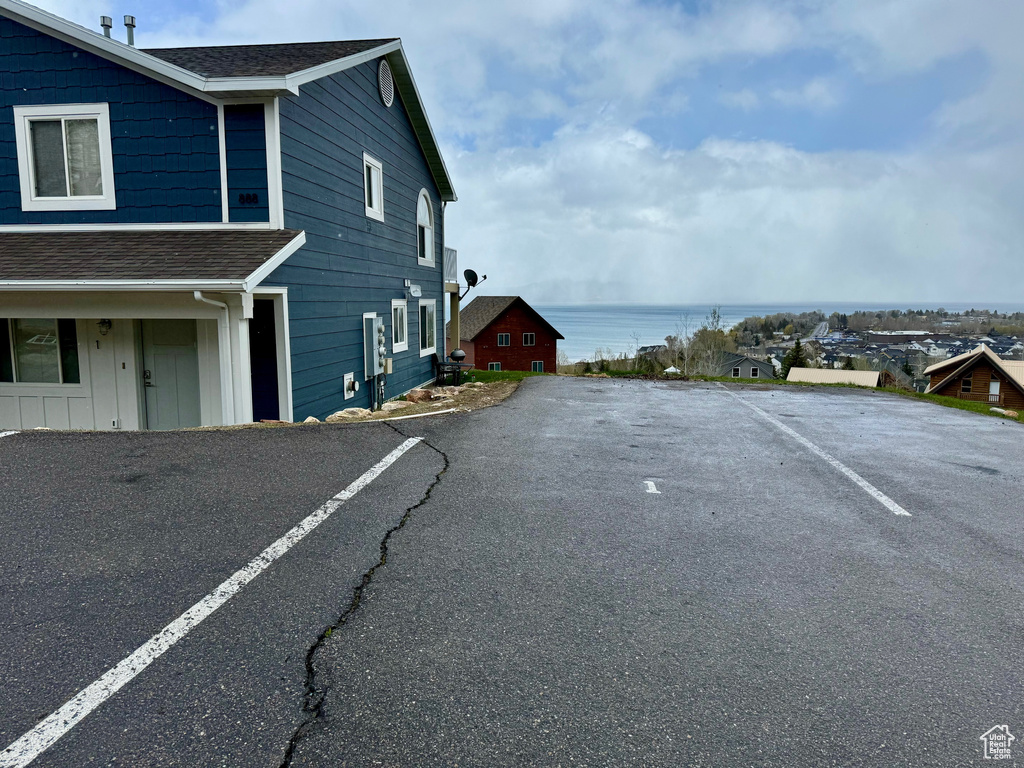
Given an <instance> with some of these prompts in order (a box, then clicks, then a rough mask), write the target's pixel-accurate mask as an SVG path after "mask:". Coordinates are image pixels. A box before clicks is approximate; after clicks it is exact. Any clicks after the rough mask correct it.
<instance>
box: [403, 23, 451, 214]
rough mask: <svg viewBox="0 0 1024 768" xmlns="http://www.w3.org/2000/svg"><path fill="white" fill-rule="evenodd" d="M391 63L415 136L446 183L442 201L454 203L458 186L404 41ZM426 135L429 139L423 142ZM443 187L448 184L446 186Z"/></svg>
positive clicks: (430, 162) (435, 172)
mask: <svg viewBox="0 0 1024 768" xmlns="http://www.w3.org/2000/svg"><path fill="white" fill-rule="evenodd" d="M388 63H389V64H390V65H391V74H392V76H393V77H394V78H395V82H396V83H397V84H398V95H399V97H401V99H402V104H404V105H405V110H406V112H408V113H409V119H410V121H411V122H412V124H413V130H414V131H415V132H416V138H417V139H419V142H420V149H422V150H423V154H424V155H426V156H427V164H428V165H430V167H431V171H432V173H433V174H434V179H435V182H441V181H443V182H444V184H443V185H442V184H440V183H438V188H439V190H440V192H441V200H442V201H444V202H446V203H454V202H455V201H456V200H458V199H459V197H458V195H456V194H455V187H454V185H453V184H452V180H451V175H450V174H449V173H448V166H447V165H445V162H444V157H443V156H442V155H441V147H440V145H439V144H438V143H437V137H436V136H435V135H434V129H433V127H432V126H431V125H430V118H428V117H427V112H426V110H425V109H424V108H423V98H422V97H421V96H420V89H419V88H418V87H417V85H416V78H414V77H413V74H412V68H411V67H410V66H409V60H408V58H406V55H405V49H404V48H403V47H402V44H401V41H398V48H397V50H395V51H394V52H392V53H390V54H388ZM424 134H426V136H424ZM424 138H426V139H427V140H426V141H424ZM439 177H440V178H439ZM442 187H446V189H445V188H442Z"/></svg>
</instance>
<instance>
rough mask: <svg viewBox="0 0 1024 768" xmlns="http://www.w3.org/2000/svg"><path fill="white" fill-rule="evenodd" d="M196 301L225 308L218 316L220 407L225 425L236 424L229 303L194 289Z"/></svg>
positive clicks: (193, 294) (221, 308)
mask: <svg viewBox="0 0 1024 768" xmlns="http://www.w3.org/2000/svg"><path fill="white" fill-rule="evenodd" d="M192 296H193V298H194V299H195V300H196V301H201V302H203V303H204V304H210V305H211V306H214V307H217V308H218V309H220V310H223V311H222V312H221V313H220V314H219V315H218V316H217V346H218V350H217V353H218V354H217V357H219V358H220V408H221V412H222V415H221V420H222V421H223V422H224V424H225V425H228V424H234V423H235V419H234V410H235V408H234V403H235V400H234V385H233V383H232V376H231V328H230V324H229V320H228V305H227V304H225V303H224V302H223V301H214V300H213V299H208V298H206V297H205V296H203V292H202V291H193V292H192Z"/></svg>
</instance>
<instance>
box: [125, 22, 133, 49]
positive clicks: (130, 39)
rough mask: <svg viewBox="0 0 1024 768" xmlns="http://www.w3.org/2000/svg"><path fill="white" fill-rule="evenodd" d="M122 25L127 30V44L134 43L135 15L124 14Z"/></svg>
mask: <svg viewBox="0 0 1024 768" xmlns="http://www.w3.org/2000/svg"><path fill="white" fill-rule="evenodd" d="M124 26H125V29H127V30H128V45H135V17H134V16H125V17H124Z"/></svg>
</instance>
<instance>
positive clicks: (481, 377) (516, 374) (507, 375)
mask: <svg viewBox="0 0 1024 768" xmlns="http://www.w3.org/2000/svg"><path fill="white" fill-rule="evenodd" d="M550 375H551V374H548V373H534V372H533V371H478V370H477V369H475V368H474V369H473V370H471V371H468V372H466V373H464V374H463V375H462V381H463V382H466V381H480V382H483V383H484V384H490V383H491V382H492V381H522V380H523V379H525V378H527V377H529V376H550Z"/></svg>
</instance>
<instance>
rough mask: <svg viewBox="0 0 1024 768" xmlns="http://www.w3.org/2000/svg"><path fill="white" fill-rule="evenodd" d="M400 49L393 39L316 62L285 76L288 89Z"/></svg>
mask: <svg viewBox="0 0 1024 768" xmlns="http://www.w3.org/2000/svg"><path fill="white" fill-rule="evenodd" d="M401 49H402V41H401V40H395V41H393V42H390V43H385V44H384V45H379V46H377V47H376V48H371V49H370V50H368V51H363V52H362V53H356V54H353V55H352V56H346V57H345V58H344V59H336V60H335V61H328V62H326V63H324V64H318V65H317V66H315V67H310V68H309V69H304V70H302V71H300V72H295V73H293V74H290V75H288V76H287V77H286V78H285V80H286V81H287V83H288V90H292V89H295V91H298V88H299V86H300V85H305V84H306V83H311V82H313V81H314V80H319V79H320V78H321V77H328V76H330V75H334V74H337V73H338V72H344V71H345V70H346V69H351V68H352V67H357V66H359V65H360V64H365V63H366V62H368V61H373V60H374V59H379V58H380V57H381V56H386V55H387V54H389V53H392V52H394V51H400V50H401Z"/></svg>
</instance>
